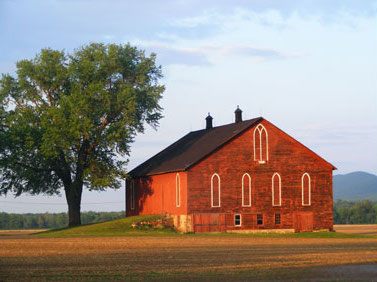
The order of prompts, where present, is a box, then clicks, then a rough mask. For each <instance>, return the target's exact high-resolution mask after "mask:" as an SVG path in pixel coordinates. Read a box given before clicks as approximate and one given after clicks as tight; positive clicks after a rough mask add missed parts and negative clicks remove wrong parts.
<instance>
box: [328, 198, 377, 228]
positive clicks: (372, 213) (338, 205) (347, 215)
mask: <svg viewBox="0 0 377 282" xmlns="http://www.w3.org/2000/svg"><path fill="white" fill-rule="evenodd" d="M333 215H334V224H377V202H372V201H370V200H362V201H357V202H351V201H344V200H337V201H336V202H334V208H333Z"/></svg>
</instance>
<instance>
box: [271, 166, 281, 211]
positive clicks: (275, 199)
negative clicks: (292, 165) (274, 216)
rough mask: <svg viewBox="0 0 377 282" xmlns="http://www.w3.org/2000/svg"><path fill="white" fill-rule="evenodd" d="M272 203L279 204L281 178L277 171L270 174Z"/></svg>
mask: <svg viewBox="0 0 377 282" xmlns="http://www.w3.org/2000/svg"><path fill="white" fill-rule="evenodd" d="M272 205H273V206H281V178H280V175H279V173H277V172H275V173H274V175H273V176H272Z"/></svg>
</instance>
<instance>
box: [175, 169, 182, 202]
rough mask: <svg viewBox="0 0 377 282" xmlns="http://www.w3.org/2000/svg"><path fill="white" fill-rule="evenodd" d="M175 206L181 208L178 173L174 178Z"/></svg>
mask: <svg viewBox="0 0 377 282" xmlns="http://www.w3.org/2000/svg"><path fill="white" fill-rule="evenodd" d="M175 205H176V206H177V207H180V206H181V178H180V176H179V173H177V175H176V176H175Z"/></svg>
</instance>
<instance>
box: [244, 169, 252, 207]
mask: <svg viewBox="0 0 377 282" xmlns="http://www.w3.org/2000/svg"><path fill="white" fill-rule="evenodd" d="M242 206H243V207H251V177H250V175H249V174H248V173H245V174H244V175H243V176H242Z"/></svg>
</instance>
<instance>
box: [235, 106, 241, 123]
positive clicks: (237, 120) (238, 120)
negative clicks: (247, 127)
mask: <svg viewBox="0 0 377 282" xmlns="http://www.w3.org/2000/svg"><path fill="white" fill-rule="evenodd" d="M234 113H235V115H236V123H237V122H241V121H242V111H241V109H240V107H239V106H237V109H236V110H235V111H234Z"/></svg>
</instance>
